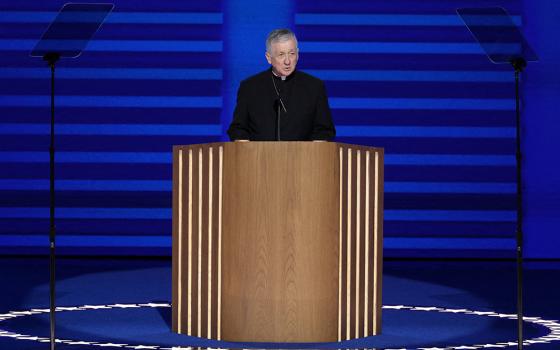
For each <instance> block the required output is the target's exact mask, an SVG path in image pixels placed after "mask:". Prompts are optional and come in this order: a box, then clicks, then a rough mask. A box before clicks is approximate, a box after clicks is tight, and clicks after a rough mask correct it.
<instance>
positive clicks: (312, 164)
mask: <svg viewBox="0 0 560 350" xmlns="http://www.w3.org/2000/svg"><path fill="white" fill-rule="evenodd" d="M173 164H174V167H173V303H172V304H173V325H172V327H173V331H175V332H177V333H181V334H187V335H192V336H198V337H203V338H210V339H223V340H228V341H255V342H332V341H337V340H346V339H355V338H360V337H364V336H370V335H375V334H379V333H380V331H381V271H382V266H381V261H382V229H383V226H382V222H383V150H382V149H377V148H370V147H361V146H353V145H344V144H336V143H326V142H317V143H315V142H248V143H217V144H207V145H193V146H175V147H174V158H173Z"/></svg>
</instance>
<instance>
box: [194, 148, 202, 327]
mask: <svg viewBox="0 0 560 350" xmlns="http://www.w3.org/2000/svg"><path fill="white" fill-rule="evenodd" d="M202 155H203V154H202V148H199V149H198V242H197V243H198V248H197V251H198V254H197V263H198V264H197V286H198V290H197V303H196V310H197V318H196V325H197V331H196V335H197V336H198V337H202V255H203V253H202V225H203V223H202V203H203V198H202V184H203V178H202V170H203V162H202Z"/></svg>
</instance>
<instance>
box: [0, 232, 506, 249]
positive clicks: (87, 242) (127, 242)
mask: <svg viewBox="0 0 560 350" xmlns="http://www.w3.org/2000/svg"><path fill="white" fill-rule="evenodd" d="M48 242H49V238H48V236H47V235H40V234H31V235H2V236H0V246H8V247H13V246H26V247H34V246H42V245H48ZM171 243H172V242H171V237H169V236H133V235H130V236H122V235H107V236H99V235H76V234H73V235H72V234H64V235H58V237H57V246H58V247H65V246H68V247H71V246H79V247H120V246H127V247H171ZM383 248H384V249H464V250H470V249H474V250H477V249H499V250H509V249H514V248H515V240H514V239H513V238H410V237H385V238H384V239H383Z"/></svg>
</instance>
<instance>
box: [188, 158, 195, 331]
mask: <svg viewBox="0 0 560 350" xmlns="http://www.w3.org/2000/svg"><path fill="white" fill-rule="evenodd" d="M193 181H194V179H193V151H192V149H189V199H188V214H187V217H188V220H187V225H188V227H187V233H188V240H189V241H188V255H187V257H188V258H187V259H188V262H187V270H188V272H187V335H192V323H193V322H192V316H193V307H192V302H193V300H192V295H193V283H192V279H193Z"/></svg>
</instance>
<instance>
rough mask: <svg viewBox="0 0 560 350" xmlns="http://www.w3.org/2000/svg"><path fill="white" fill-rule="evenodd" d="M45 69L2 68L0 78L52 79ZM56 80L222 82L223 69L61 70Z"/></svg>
mask: <svg viewBox="0 0 560 350" xmlns="http://www.w3.org/2000/svg"><path fill="white" fill-rule="evenodd" d="M50 77H51V76H50V71H49V70H48V69H44V68H6V67H0V78H8V79H9V78H18V79H50ZM56 79H96V80H97V79H131V80H132V79H146V80H154V79H158V80H160V79H161V80H183V79H186V80H187V79H188V80H221V79H222V70H221V69H203V68H201V69H194V68H181V69H179V68H59V69H57V70H56Z"/></svg>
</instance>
